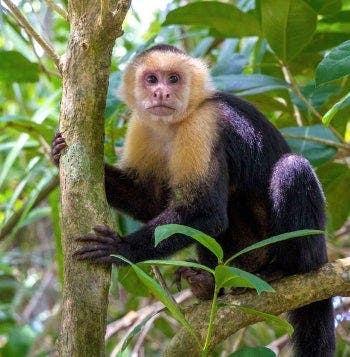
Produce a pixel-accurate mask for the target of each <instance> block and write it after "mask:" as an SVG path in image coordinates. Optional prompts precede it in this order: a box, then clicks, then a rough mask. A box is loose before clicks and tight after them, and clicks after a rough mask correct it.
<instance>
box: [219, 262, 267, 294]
mask: <svg viewBox="0 0 350 357" xmlns="http://www.w3.org/2000/svg"><path fill="white" fill-rule="evenodd" d="M215 281H216V284H217V285H218V286H219V287H220V288H221V287H248V288H253V289H255V290H256V291H257V292H258V294H261V293H262V292H263V291H266V292H274V289H273V288H272V287H271V286H270V285H269V284H268V283H267V282H266V281H264V280H262V279H260V278H259V277H257V276H256V275H254V274H251V273H248V272H246V271H244V270H241V269H238V268H234V267H229V266H226V265H218V266H217V267H216V268H215Z"/></svg>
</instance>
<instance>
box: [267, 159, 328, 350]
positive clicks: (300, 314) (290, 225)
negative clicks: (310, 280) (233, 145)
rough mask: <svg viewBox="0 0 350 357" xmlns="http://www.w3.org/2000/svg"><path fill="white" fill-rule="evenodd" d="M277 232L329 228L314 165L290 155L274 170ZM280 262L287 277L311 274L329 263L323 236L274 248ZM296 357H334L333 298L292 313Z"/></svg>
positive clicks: (274, 217)
mask: <svg viewBox="0 0 350 357" xmlns="http://www.w3.org/2000/svg"><path fill="white" fill-rule="evenodd" d="M270 197H271V200H272V206H273V231H274V232H273V233H274V234H280V233H285V232H288V231H295V230H299V229H320V230H324V229H325V209H324V196H323V192H322V189H321V187H320V184H319V182H318V179H317V177H316V175H315V173H314V171H313V170H312V168H311V166H310V164H309V162H308V161H307V160H306V159H304V158H303V157H301V156H297V155H293V154H288V155H285V156H283V157H282V158H281V159H280V160H279V161H278V162H277V164H276V165H275V167H274V171H273V174H272V178H271V183H270ZM274 249H275V256H276V262H277V264H278V266H279V267H280V268H281V269H282V271H283V272H284V273H285V274H286V275H291V274H298V273H306V272H308V271H311V270H314V269H317V268H319V267H320V266H322V265H323V264H325V263H326V262H327V261H328V260H327V251H326V242H325V237H324V235H322V234H321V235H313V236H310V237H302V238H296V239H291V240H289V241H287V242H286V243H283V244H282V243H281V244H278V245H276V246H275V247H274ZM289 316H290V321H291V324H292V325H293V327H294V335H293V338H292V339H293V343H294V350H295V356H296V357H332V356H334V353H335V337H334V316H333V306H332V299H327V300H323V301H319V302H315V303H312V304H310V305H307V306H304V307H301V308H299V309H297V310H294V311H292V312H290V315H289Z"/></svg>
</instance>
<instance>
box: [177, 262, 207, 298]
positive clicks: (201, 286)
mask: <svg viewBox="0 0 350 357" xmlns="http://www.w3.org/2000/svg"><path fill="white" fill-rule="evenodd" d="M181 278H184V279H186V280H187V282H188V284H189V286H190V289H191V291H192V294H193V295H194V296H195V297H197V298H198V299H201V300H210V299H212V298H213V295H214V277H213V275H212V274H210V273H209V272H207V271H205V270H202V269H198V268H191V267H180V268H178V269H177V270H176V271H175V278H174V282H175V283H176V285H177V287H178V288H181Z"/></svg>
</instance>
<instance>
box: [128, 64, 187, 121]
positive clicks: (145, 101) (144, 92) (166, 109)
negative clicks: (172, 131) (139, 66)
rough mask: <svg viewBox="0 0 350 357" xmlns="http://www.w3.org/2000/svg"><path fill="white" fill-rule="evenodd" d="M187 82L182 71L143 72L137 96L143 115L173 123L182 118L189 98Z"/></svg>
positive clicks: (139, 80) (138, 80)
mask: <svg viewBox="0 0 350 357" xmlns="http://www.w3.org/2000/svg"><path fill="white" fill-rule="evenodd" d="M186 82H187V78H186V76H185V75H184V74H183V73H181V72H180V71H165V70H154V71H152V70H147V71H144V72H141V73H140V74H139V78H138V79H137V83H138V85H137V86H136V88H135V92H136V93H135V97H136V98H138V101H137V103H136V105H137V107H138V110H139V111H140V112H141V113H142V117H147V118H150V119H153V120H162V121H164V122H171V123H173V122H177V121H179V120H182V118H183V116H184V113H185V111H186V108H187V106H188V98H189V93H188V90H186V88H188V85H186Z"/></svg>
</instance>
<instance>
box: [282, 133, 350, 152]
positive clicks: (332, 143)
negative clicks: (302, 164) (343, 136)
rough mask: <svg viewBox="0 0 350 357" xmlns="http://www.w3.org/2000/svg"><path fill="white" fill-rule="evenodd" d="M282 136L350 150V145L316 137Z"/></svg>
mask: <svg viewBox="0 0 350 357" xmlns="http://www.w3.org/2000/svg"><path fill="white" fill-rule="evenodd" d="M282 135H283V137H285V138H290V139H298V140H305V141H312V142H315V143H318V144H322V145H326V146H332V147H335V148H337V149H344V150H347V151H349V150H350V145H348V144H342V143H336V142H335V141H332V140H327V139H322V138H318V137H316V136H304V135H295V134H282Z"/></svg>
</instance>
